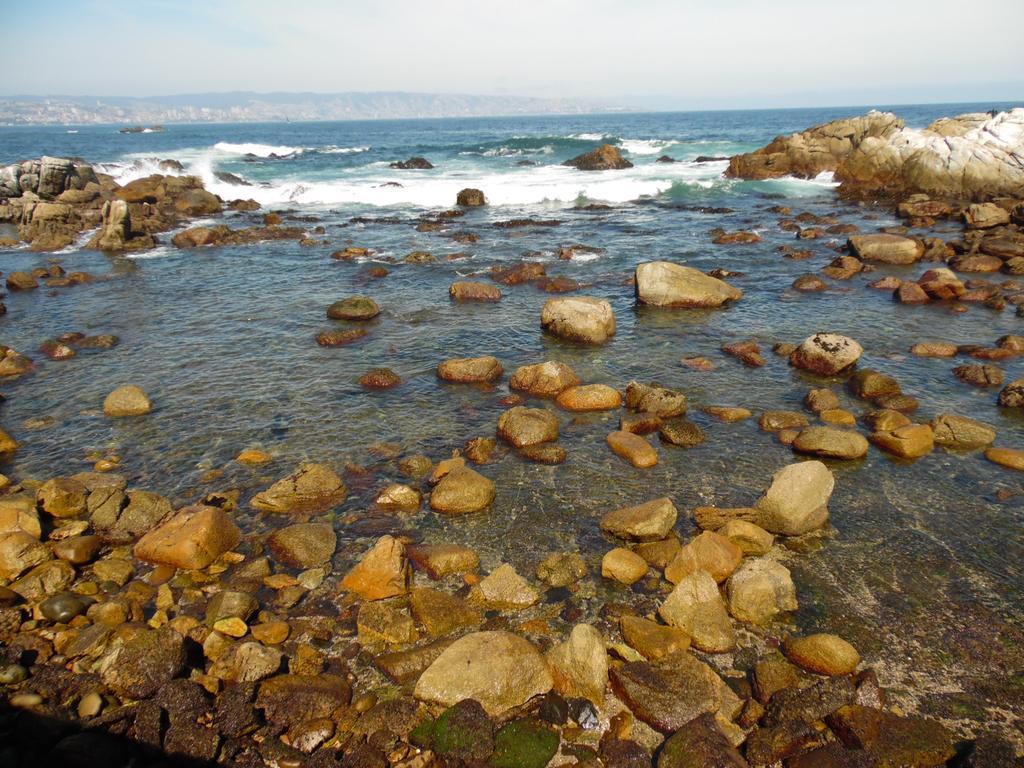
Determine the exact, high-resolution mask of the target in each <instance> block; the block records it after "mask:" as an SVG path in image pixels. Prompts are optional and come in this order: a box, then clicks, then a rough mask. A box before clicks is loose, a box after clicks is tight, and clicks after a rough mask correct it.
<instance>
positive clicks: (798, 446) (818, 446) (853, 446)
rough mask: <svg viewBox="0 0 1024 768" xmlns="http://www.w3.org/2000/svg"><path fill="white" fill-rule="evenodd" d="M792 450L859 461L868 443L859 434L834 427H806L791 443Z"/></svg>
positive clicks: (866, 449) (866, 450)
mask: <svg viewBox="0 0 1024 768" xmlns="http://www.w3.org/2000/svg"><path fill="white" fill-rule="evenodd" d="M793 450H795V451H798V452H800V453H808V454H811V455H813V456H821V457H823V458H829V459H859V458H862V457H863V456H865V455H866V454H867V452H868V441H867V439H866V438H865V437H864V436H863V435H861V434H860V433H859V432H854V431H852V430H849V429H837V428H836V427H806V428H805V429H802V430H801V431H800V434H798V435H797V436H796V439H795V440H794V441H793Z"/></svg>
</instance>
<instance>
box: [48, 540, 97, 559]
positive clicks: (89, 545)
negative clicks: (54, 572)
mask: <svg viewBox="0 0 1024 768" xmlns="http://www.w3.org/2000/svg"><path fill="white" fill-rule="evenodd" d="M101 546H103V541H102V540H101V539H100V537H99V536H92V535H90V536H71V537H70V538H67V539H63V540H61V541H59V542H57V543H56V544H54V545H53V554H55V555H56V556H57V557H59V558H60V559H61V560H66V561H67V562H69V563H71V564H72V565H84V564H85V563H88V562H91V561H92V560H93V558H95V557H96V555H97V553H99V551H100V547H101Z"/></svg>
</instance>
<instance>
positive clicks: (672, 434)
mask: <svg viewBox="0 0 1024 768" xmlns="http://www.w3.org/2000/svg"><path fill="white" fill-rule="evenodd" d="M658 436H659V437H660V438H661V441H662V442H663V443H668V444H669V445H677V446H680V447H681V448H692V447H693V446H695V445H700V444H701V443H703V442H704V430H703V429H701V428H700V427H699V426H697V425H696V424H694V423H693V422H692V421H690V420H689V419H687V418H685V417H682V416H679V417H677V418H674V419H669V420H668V421H666V422H664V423H663V424H662V425H661V428H660V429H659V430H658Z"/></svg>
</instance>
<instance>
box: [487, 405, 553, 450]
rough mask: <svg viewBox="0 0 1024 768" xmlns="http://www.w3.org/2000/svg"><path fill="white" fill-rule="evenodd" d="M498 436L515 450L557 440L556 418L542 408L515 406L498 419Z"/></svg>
mask: <svg viewBox="0 0 1024 768" xmlns="http://www.w3.org/2000/svg"><path fill="white" fill-rule="evenodd" d="M498 435H499V436H500V437H501V438H502V439H504V440H505V441H507V442H509V443H511V444H512V445H514V446H515V447H516V448H523V447H525V446H528V445H536V444H538V443H547V442H551V441H553V440H557V439H558V417H557V416H555V414H553V413H552V412H551V411H548V410H545V409H543V408H526V407H524V406H517V407H515V408H511V409H509V410H507V411H505V412H504V413H503V414H502V415H501V417H500V418H499V419H498Z"/></svg>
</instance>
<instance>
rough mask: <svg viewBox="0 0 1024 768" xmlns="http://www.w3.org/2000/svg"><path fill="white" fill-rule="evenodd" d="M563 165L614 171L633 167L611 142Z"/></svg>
mask: <svg viewBox="0 0 1024 768" xmlns="http://www.w3.org/2000/svg"><path fill="white" fill-rule="evenodd" d="M562 165H568V166H571V167H573V168H577V169H579V170H581V171H613V170H621V169H623V168H632V167H633V164H632V163H631V162H629V160H627V159H626V158H624V157H623V156H622V153H621V152H619V150H618V148H617V147H613V146H612V145H611V144H602V145H601V146H600V147H598V148H597V149H595V150H593V151H591V152H584V153H583V154H582V155H577V156H576V157H574V158H572V159H571V160H566V161H565V162H564V163H562Z"/></svg>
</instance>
